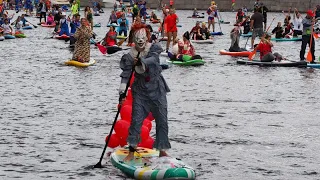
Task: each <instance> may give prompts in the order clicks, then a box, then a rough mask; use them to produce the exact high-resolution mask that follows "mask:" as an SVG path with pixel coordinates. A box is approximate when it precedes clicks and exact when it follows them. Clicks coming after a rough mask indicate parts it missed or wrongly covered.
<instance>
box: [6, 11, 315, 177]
mask: <svg viewBox="0 0 320 180" xmlns="http://www.w3.org/2000/svg"><path fill="white" fill-rule="evenodd" d="M105 12H106V13H105V14H103V16H100V17H95V19H94V21H95V22H97V23H98V22H101V23H102V25H103V27H101V28H95V29H94V31H95V32H96V33H97V34H98V37H97V39H99V40H100V39H101V38H103V36H104V33H105V32H106V27H105V25H106V24H107V15H109V12H110V9H109V10H106V11H105ZM177 14H178V15H179V16H180V21H181V22H180V24H182V26H183V27H182V28H180V29H179V34H180V35H181V34H182V33H183V31H186V30H190V29H191V28H192V26H193V24H194V23H195V21H196V19H187V18H186V17H187V16H188V15H190V14H191V11H177ZM221 15H222V18H223V19H224V20H225V21H231V22H232V23H233V21H234V18H235V13H222V14H221ZM273 17H276V20H275V22H274V25H275V24H276V22H277V21H283V15H281V14H272V13H270V14H269V16H268V18H269V22H271V19H272V18H273ZM29 20H30V21H31V22H33V23H37V22H38V19H35V18H29ZM221 28H222V30H223V32H224V33H225V35H224V36H220V37H215V40H214V41H215V42H214V44H211V45H196V47H195V48H196V51H197V53H198V54H200V55H202V56H203V57H204V58H205V60H206V61H207V63H206V65H204V66H201V67H178V66H172V67H171V68H169V69H168V70H165V71H164V72H163V75H164V76H165V78H166V80H167V82H168V84H169V86H170V88H171V92H170V93H169V94H168V103H169V127H170V132H169V135H170V139H171V144H172V149H171V150H170V152H169V153H170V155H172V156H175V157H178V158H181V159H183V160H184V161H185V162H187V163H188V164H190V165H192V166H193V167H194V168H195V170H196V173H197V179H200V180H203V179H210V180H211V179H290V180H291V179H297V180H301V179H310V180H311V179H312V180H313V179H320V163H319V162H320V156H319V149H320V140H319V139H320V135H319V134H320V133H319V129H320V125H319V124H320V123H319V115H320V110H319V107H320V103H319V100H320V98H319V94H320V87H319V81H320V80H319V76H320V72H319V70H317V69H307V68H281V67H279V68H261V67H256V66H243V65H242V66H240V65H237V64H236V58H232V57H228V56H220V55H219V50H220V49H224V48H229V43H230V40H229V32H230V30H231V28H232V25H225V24H222V25H221ZM216 30H219V26H218V25H216ZM51 32H52V29H46V28H42V27H38V28H37V29H33V30H29V31H27V30H26V31H25V34H26V35H27V36H28V38H25V39H15V40H5V41H3V42H0V47H1V51H0V57H1V58H0V59H1V61H0V76H1V77H2V78H1V83H0V87H1V88H0V92H1V93H0V98H1V104H0V122H1V126H0V179H18V178H20V179H36V180H38V179H39V180H40V179H128V178H126V177H125V176H124V175H123V174H122V173H121V172H120V171H119V170H117V169H115V168H114V167H113V166H112V165H111V163H110V161H109V160H108V158H107V157H105V158H104V161H103V163H104V164H105V163H106V167H107V168H104V169H91V168H90V166H91V165H94V164H96V163H97V162H98V160H99V157H100V154H101V152H102V148H103V146H104V138H105V136H106V135H107V133H108V132H109V130H110V128H111V124H112V121H113V118H114V116H115V114H116V105H117V101H118V93H117V88H118V85H119V82H120V79H119V74H120V70H119V60H120V57H121V56H122V55H123V54H124V53H125V52H126V51H124V52H119V53H117V54H113V55H107V56H104V55H101V53H100V52H99V51H98V50H97V49H94V47H92V51H91V55H92V58H94V59H96V60H97V63H96V65H95V66H91V67H88V68H86V69H81V68H75V67H68V66H64V65H63V63H64V61H66V60H67V59H69V58H71V56H72V54H71V52H70V51H69V49H68V48H67V47H68V44H67V43H65V42H64V41H59V40H55V39H52V38H50V37H51V34H50V33H51ZM245 43H246V39H245V38H243V39H242V40H241V42H240V44H241V45H242V46H244V44H245ZM300 45H301V43H300V42H282V43H275V47H274V51H277V52H280V53H282V54H284V55H285V56H286V57H288V58H289V59H292V60H299V58H298V56H299V50H300ZM319 49H320V46H319V41H317V42H316V55H317V56H319V55H320V54H319ZM162 58H164V57H162ZM162 60H165V59H162ZM154 133H155V132H154V131H152V135H154Z"/></svg>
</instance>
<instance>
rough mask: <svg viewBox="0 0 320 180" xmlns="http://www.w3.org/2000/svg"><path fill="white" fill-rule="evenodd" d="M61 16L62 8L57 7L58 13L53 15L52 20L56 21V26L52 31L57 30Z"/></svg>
mask: <svg viewBox="0 0 320 180" xmlns="http://www.w3.org/2000/svg"><path fill="white" fill-rule="evenodd" d="M61 18H62V9H61V8H59V9H58V13H57V14H56V15H54V22H55V23H56V27H55V28H54V31H55V32H57V31H58V30H59V25H60V19H61Z"/></svg>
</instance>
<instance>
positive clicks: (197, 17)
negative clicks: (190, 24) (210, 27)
mask: <svg viewBox="0 0 320 180" xmlns="http://www.w3.org/2000/svg"><path fill="white" fill-rule="evenodd" d="M187 18H204V16H188V17H187Z"/></svg>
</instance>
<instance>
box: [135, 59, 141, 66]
mask: <svg viewBox="0 0 320 180" xmlns="http://www.w3.org/2000/svg"><path fill="white" fill-rule="evenodd" d="M141 65H142V63H141V59H140V58H138V61H137V63H136V66H141Z"/></svg>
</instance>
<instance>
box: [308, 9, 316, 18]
mask: <svg viewBox="0 0 320 180" xmlns="http://www.w3.org/2000/svg"><path fill="white" fill-rule="evenodd" d="M307 15H308V16H311V17H314V16H315V14H314V13H313V11H312V10H308V11H307Z"/></svg>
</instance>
